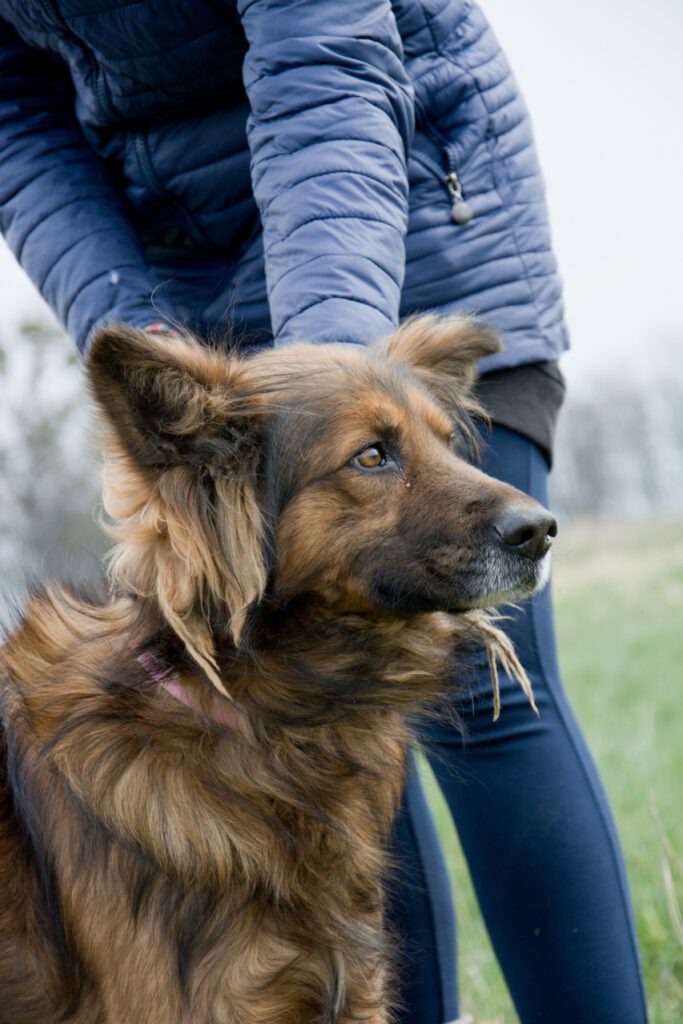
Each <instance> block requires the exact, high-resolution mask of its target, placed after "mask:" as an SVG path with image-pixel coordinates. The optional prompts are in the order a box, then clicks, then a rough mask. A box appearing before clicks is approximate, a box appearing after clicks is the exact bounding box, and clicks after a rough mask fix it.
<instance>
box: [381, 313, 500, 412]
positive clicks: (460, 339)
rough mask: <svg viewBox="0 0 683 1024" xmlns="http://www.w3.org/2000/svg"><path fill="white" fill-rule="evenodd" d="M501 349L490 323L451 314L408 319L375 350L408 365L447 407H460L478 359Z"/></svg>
mask: <svg viewBox="0 0 683 1024" xmlns="http://www.w3.org/2000/svg"><path fill="white" fill-rule="evenodd" d="M501 348H502V346H501V341H500V337H499V335H498V333H497V331H496V330H495V329H494V328H493V327H491V326H490V325H489V324H487V323H484V321H483V320H478V319H477V318H476V317H471V316H464V315H462V314H454V315H451V316H435V315H428V316H414V317H410V318H409V319H408V320H405V321H404V323H403V324H401V326H400V327H399V329H398V330H397V331H396V332H395V333H394V334H392V335H391V336H390V337H389V338H386V339H384V340H382V341H381V342H378V343H377V345H376V346H375V351H378V350H379V351H381V352H382V354H383V355H385V356H386V357H387V358H388V359H391V360H393V361H394V362H398V363H403V364H405V365H406V366H409V367H410V369H411V370H412V371H413V372H414V373H415V374H416V375H417V376H418V377H419V378H420V379H421V380H422V381H423V382H424V383H425V384H426V385H427V387H428V388H429V390H430V391H431V392H433V394H435V395H436V397H437V398H438V399H439V400H441V401H442V402H443V403H444V404H445V405H446V406H448V407H452V406H453V405H455V406H456V407H460V406H461V405H462V402H463V400H464V399H466V397H467V394H468V392H469V391H470V389H471V387H472V385H473V383H474V380H475V376H476V369H477V362H478V360H479V359H481V358H482V357H483V356H489V355H492V354H493V353H494V352H500V350H501Z"/></svg>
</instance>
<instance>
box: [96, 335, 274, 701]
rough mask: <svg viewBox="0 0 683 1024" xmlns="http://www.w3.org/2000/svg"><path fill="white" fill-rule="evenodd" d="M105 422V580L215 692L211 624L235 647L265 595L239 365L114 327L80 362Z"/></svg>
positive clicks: (256, 447)
mask: <svg viewBox="0 0 683 1024" xmlns="http://www.w3.org/2000/svg"><path fill="white" fill-rule="evenodd" d="M87 370H88V376H89V379H90V385H91V389H92V393H93V395H94V398H95V400H96V402H97V404H98V406H99V408H100V410H101V412H102V413H103V418H104V426H105V433H104V438H103V440H104V450H105V471H104V506H105V509H106V511H107V512H108V514H109V515H110V516H111V518H112V519H113V520H114V525H113V526H111V527H109V532H110V533H111V534H112V535H113V536H114V537H115V538H116V540H117V541H118V544H117V546H116V548H115V549H114V551H113V553H112V555H111V558H110V567H111V573H112V576H113V578H114V579H115V580H116V581H117V582H118V583H119V584H120V585H121V586H122V587H123V588H124V589H125V590H126V591H129V592H132V593H136V594H139V595H143V596H145V597H151V598H155V599H156V601H157V602H158V605H159V608H160V610H161V611H162V613H163V615H164V617H165V618H166V620H167V621H168V623H169V625H170V626H171V627H172V628H173V630H174V631H175V632H176V633H177V635H178V636H179V637H180V638H181V640H182V641H183V642H184V644H185V646H186V647H187V649H188V651H189V652H190V653H191V654H192V656H193V657H194V659H195V661H197V663H198V664H199V665H201V667H202V668H203V669H204V671H205V672H206V673H207V675H208V676H209V677H210V678H211V679H212V681H213V682H214V684H215V685H216V686H217V687H218V688H219V689H222V684H221V681H220V678H219V676H218V674H217V669H216V664H215V660H214V646H215V645H214V637H213V633H212V630H213V629H214V628H215V623H216V622H222V623H224V624H225V626H226V627H228V628H229V629H230V632H231V633H232V636H233V638H234V640H235V643H238V642H239V638H240V634H241V630H242V627H243V624H244V621H245V616H246V612H247V608H248V607H249V606H250V605H251V604H252V603H254V602H255V601H258V600H259V599H260V597H261V596H262V594H263V591H264V588H265V584H266V575H267V571H266V566H265V553H264V547H265V542H264V524H263V517H262V513H261V507H260V501H259V499H258V495H257V483H256V481H257V475H258V467H259V459H260V458H261V434H262V429H263V411H262V407H260V406H259V404H258V402H257V401H256V400H255V399H254V395H253V388H250V386H249V384H248V380H247V371H246V367H245V362H244V361H243V360H241V359H240V358H238V357H234V358H226V356H225V354H222V353H219V352H216V351H212V350H210V349H207V348H206V347H204V346H202V345H200V344H199V343H198V342H196V341H194V340H192V339H185V338H174V337H168V336H164V335H161V336H153V335H151V334H149V333H145V332H143V331H138V330H134V329H132V328H129V327H126V326H124V325H122V324H113V325H111V326H109V327H106V328H104V329H103V330H101V331H100V332H99V333H98V334H97V336H96V337H95V339H94V341H93V344H92V348H91V350H90V352H89V354H88V358H87Z"/></svg>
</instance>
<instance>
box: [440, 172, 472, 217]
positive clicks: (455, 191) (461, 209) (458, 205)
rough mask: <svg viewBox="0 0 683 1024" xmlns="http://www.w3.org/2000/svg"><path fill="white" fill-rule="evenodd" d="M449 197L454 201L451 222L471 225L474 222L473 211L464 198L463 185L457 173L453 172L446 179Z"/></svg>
mask: <svg viewBox="0 0 683 1024" xmlns="http://www.w3.org/2000/svg"><path fill="white" fill-rule="evenodd" d="M444 181H445V182H446V187H447V189H448V192H449V195H450V197H451V199H452V200H453V205H452V206H451V220H452V221H453V223H454V224H469V222H470V221H471V220H472V216H473V212H474V211H473V210H472V207H471V206H470V204H469V203H467V202H465V200H464V199H463V196H462V185H461V184H460V179H459V178H458V175H457V174H456V173H455V171H451V173H450V174H447V175H446V177H445V178H444Z"/></svg>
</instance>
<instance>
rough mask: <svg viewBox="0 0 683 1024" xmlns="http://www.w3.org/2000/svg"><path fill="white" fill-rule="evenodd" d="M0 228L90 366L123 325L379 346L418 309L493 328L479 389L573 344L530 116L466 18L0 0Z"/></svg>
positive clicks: (368, 3)
mask: <svg viewBox="0 0 683 1024" xmlns="http://www.w3.org/2000/svg"><path fill="white" fill-rule="evenodd" d="M448 175H451V176H453V175H455V177H451V178H450V179H449V178H448ZM458 185H460V186H461V187H462V191H463V192H464V196H465V199H466V201H467V203H468V204H469V205H470V207H471V210H472V213H473V216H472V219H471V220H470V221H469V223H467V224H457V223H454V220H453V219H452V217H451V207H452V204H453V191H454V189H455V191H457V187H458ZM0 227H1V229H2V231H3V233H4V234H5V236H6V238H7V241H8V242H9V244H10V246H11V248H12V249H13V251H14V252H15V254H16V256H17V258H18V259H19V261H20V262H21V263H22V265H23V266H24V267H25V269H26V270H27V271H28V273H29V274H30V276H31V277H32V278H33V280H34V282H35V283H36V284H37V286H38V288H39V289H40V290H41V292H42V294H43V295H44V296H45V298H46V299H47V301H48V302H49V304H50V305H51V306H52V307H53V308H54V309H55V310H56V312H57V314H58V316H59V317H60V318H61V320H62V322H63V323H64V324H65V326H66V327H67V329H68V331H69V332H70V333H71V334H72V335H73V336H74V337H75V338H76V341H77V343H78V345H79V347H80V348H81V349H83V348H84V347H85V346H87V343H88V340H89V338H90V337H91V336H92V333H93V331H94V330H95V329H96V327H97V326H98V325H99V324H101V323H102V322H104V321H106V320H107V319H112V318H116V319H122V320H125V321H127V322H129V323H132V324H135V325H138V326H142V325H145V324H148V323H149V322H150V321H151V320H156V319H160V318H167V319H176V320H179V321H181V322H184V323H188V324H190V325H192V326H194V327H195V328H198V329H200V330H204V331H207V330H208V331H211V330H212V329H213V330H214V331H215V329H216V328H220V327H221V326H222V325H226V326H227V325H229V326H230V327H231V329H232V330H233V332H234V333H236V334H237V335H238V336H240V337H243V338H244V339H245V340H246V341H251V342H258V341H269V340H272V338H273V336H274V339H275V343H276V344H280V343H286V342H289V341H291V340H293V339H295V338H299V339H307V340H314V341H331V340H344V341H351V342H360V343H364V342H367V341H368V340H370V339H371V338H373V337H376V336H379V335H383V334H386V333H387V332H388V331H390V330H391V329H392V328H393V327H394V326H395V325H396V323H397V321H398V319H399V317H400V316H404V315H406V314H408V313H410V312H414V311H416V310H420V309H436V310H440V311H443V312H445V311H450V310H453V309H466V310H473V311H478V312H479V313H481V314H482V315H484V316H486V317H487V318H489V319H490V320H492V321H493V322H494V323H496V324H497V325H498V327H499V328H500V329H501V330H502V331H503V334H504V337H505V341H506V351H505V352H504V353H503V354H502V355H497V356H495V357H492V358H490V359H489V360H487V361H486V362H485V365H484V366H483V367H482V369H484V370H486V369H492V368H494V367H499V366H513V365H518V364H521V363H528V362H533V361H536V360H546V359H554V358H556V357H557V356H558V355H559V353H560V351H561V350H562V349H563V348H564V347H565V345H566V340H565V329H564V325H563V317H562V305H561V294H560V284H559V281H558V277H557V273H556V267H555V262H554V259H553V255H552V252H551V248H550V240H549V231H548V223H547V215H546V209H545V204H544V199H543V184H542V180H541V176H540V172H539V168H538V165H537V160H536V156H535V152H534V147H533V140H532V133H531V127H530V123H529V118H528V115H527V113H526V110H525V108H524V105H523V101H522V99H521V97H520V95H519V93H518V91H517V88H516V85H515V82H514V79H513V77H512V75H511V72H510V70H509V67H508V65H507V62H506V59H505V56H504V55H503V53H502V52H501V50H500V47H499V46H498V43H497V41H496V39H495V37H494V35H493V33H492V31H491V29H490V28H489V26H488V24H487V22H486V20H485V18H484V16H483V14H482V12H481V10H480V9H479V8H478V7H477V6H476V4H473V3H470V2H467V0H394V2H393V3H389V0H236V2H234V0H233V2H230V0H223V2H217V0H193V2H192V3H177V2H174V0H138V2H131V0H118V2H115V0H0Z"/></svg>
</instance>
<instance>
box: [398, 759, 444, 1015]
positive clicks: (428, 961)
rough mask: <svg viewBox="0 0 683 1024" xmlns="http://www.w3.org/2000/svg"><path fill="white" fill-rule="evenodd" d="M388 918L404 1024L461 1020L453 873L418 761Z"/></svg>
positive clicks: (412, 770) (407, 796)
mask: <svg viewBox="0 0 683 1024" xmlns="http://www.w3.org/2000/svg"><path fill="white" fill-rule="evenodd" d="M392 857H393V862H394V868H395V870H394V872H393V874H392V876H391V878H390V879H389V884H388V904H387V911H388V913H387V916H388V923H389V927H390V928H391V929H392V931H393V932H394V933H395V934H396V937H397V940H398V947H399V951H400V955H399V960H398V964H397V972H396V974H397V980H398V983H399V992H398V995H399V1000H400V1003H401V1008H400V1011H399V1013H398V1017H397V1020H398V1021H400V1024H446V1022H449V1024H450V1022H451V1021H455V1019H456V1018H457V1016H458V1010H457V1007H458V993H457V972H456V932H455V914H454V910H453V898H452V894H451V888H450V883H449V879H448V869H447V867H446V863H445V860H444V856H443V852H442V850H441V844H440V842H439V837H438V835H437V832H436V827H435V825H434V822H433V820H432V815H431V812H430V810H429V806H428V804H427V800H426V797H425V795H424V792H423V790H422V785H421V783H420V779H419V777H418V774H417V770H416V766H415V758H414V755H413V754H411V755H410V757H409V764H408V777H407V780H406V786H405V790H404V794H403V805H402V807H401V811H400V813H399V815H398V818H397V820H396V823H395V825H394V842H393V850H392Z"/></svg>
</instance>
